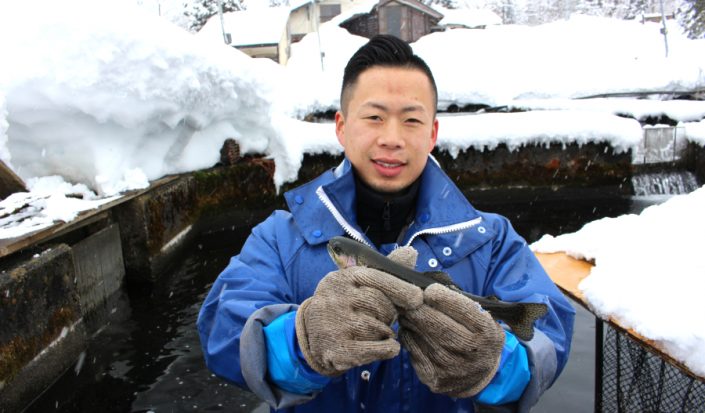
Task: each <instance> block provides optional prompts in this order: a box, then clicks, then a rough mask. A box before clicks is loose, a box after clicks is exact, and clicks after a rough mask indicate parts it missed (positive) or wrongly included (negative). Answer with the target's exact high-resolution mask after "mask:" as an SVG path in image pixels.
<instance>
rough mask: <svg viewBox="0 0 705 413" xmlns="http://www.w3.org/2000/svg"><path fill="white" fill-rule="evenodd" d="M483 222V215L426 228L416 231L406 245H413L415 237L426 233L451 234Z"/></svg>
mask: <svg viewBox="0 0 705 413" xmlns="http://www.w3.org/2000/svg"><path fill="white" fill-rule="evenodd" d="M480 222H482V217H477V218H475V219H471V220H470V221H465V222H459V223H457V224H453V225H446V226H445V227H436V228H426V229H422V230H421V231H419V232H416V233H414V235H412V236H411V237H410V238H409V241H408V242H407V243H406V245H405V246H406V247H408V246H411V243H412V242H414V239H415V238H416V237H418V236H419V235H424V234H431V235H440V234H450V233H451V232H456V231H463V230H466V229H469V228H472V227H474V226H475V225H477V224H479V223H480Z"/></svg>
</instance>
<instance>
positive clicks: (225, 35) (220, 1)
mask: <svg viewBox="0 0 705 413" xmlns="http://www.w3.org/2000/svg"><path fill="white" fill-rule="evenodd" d="M218 16H220V31H221V32H222V33H223V42H225V44H228V45H229V44H230V42H231V39H230V33H225V22H224V21H223V0H218Z"/></svg>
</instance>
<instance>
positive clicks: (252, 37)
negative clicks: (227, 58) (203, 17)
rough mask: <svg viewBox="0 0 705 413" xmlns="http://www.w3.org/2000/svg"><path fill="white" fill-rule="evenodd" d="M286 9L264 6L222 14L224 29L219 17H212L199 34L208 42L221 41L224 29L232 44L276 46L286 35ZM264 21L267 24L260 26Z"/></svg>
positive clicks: (287, 15) (287, 13) (287, 10)
mask: <svg viewBox="0 0 705 413" xmlns="http://www.w3.org/2000/svg"><path fill="white" fill-rule="evenodd" d="M288 18H289V9H287V8H284V7H263V8H254V9H248V10H243V11H235V12H229V13H223V26H222V27H221V24H220V16H218V15H215V16H213V17H211V18H210V19H208V22H207V23H206V24H205V25H204V26H203V28H202V29H201V30H200V31H199V32H198V34H197V35H198V36H205V37H206V39H207V41H209V42H214V43H215V42H218V41H220V42H223V28H224V29H225V32H226V33H230V36H231V39H232V43H231V45H237V46H240V45H242V46H251V45H262V44H278V43H279V40H280V39H281V38H282V36H283V35H284V33H285V32H286V22H287V19H288ZM262 22H267V24H262Z"/></svg>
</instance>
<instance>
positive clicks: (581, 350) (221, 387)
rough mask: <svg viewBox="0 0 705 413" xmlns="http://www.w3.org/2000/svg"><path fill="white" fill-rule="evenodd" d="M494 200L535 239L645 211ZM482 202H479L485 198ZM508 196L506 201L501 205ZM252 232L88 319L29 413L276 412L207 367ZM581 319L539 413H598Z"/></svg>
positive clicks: (487, 202) (624, 204)
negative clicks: (213, 292)
mask: <svg viewBox="0 0 705 413" xmlns="http://www.w3.org/2000/svg"><path fill="white" fill-rule="evenodd" d="M499 195H500V196H497V197H494V198H495V199H496V200H492V199H490V198H492V197H488V198H487V199H484V200H482V199H480V200H478V201H476V202H475V205H476V206H477V207H478V208H479V209H483V210H488V211H494V212H498V213H501V214H503V215H505V216H507V217H508V218H509V219H510V220H511V221H512V222H513V224H514V226H515V228H516V229H517V231H518V232H519V233H520V234H522V235H523V236H524V237H525V238H527V240H528V241H529V242H531V241H534V240H536V239H537V238H538V237H539V236H540V235H541V234H544V233H550V234H553V235H557V234H560V233H565V232H572V231H576V230H578V229H580V227H581V226H582V225H583V224H584V223H586V222H589V221H592V220H594V219H597V218H601V217H605V216H617V215H621V214H624V213H628V212H639V210H640V209H642V208H643V207H644V206H646V204H645V203H644V202H643V201H642V202H633V201H632V200H631V199H630V198H628V197H627V198H618V197H617V198H615V197H612V198H607V199H605V198H600V197H597V196H595V197H587V199H582V200H571V201H568V202H567V201H565V200H561V199H546V198H548V197H544V196H533V197H529V198H527V197H521V198H515V199H512V197H511V196H508V195H507V194H505V196H501V194H499ZM480 198H481V197H480ZM500 200H501V201H500ZM248 233H249V228H234V227H228V228H223V229H221V230H217V231H214V232H209V233H207V234H203V235H201V236H200V238H199V239H198V240H197V241H196V243H195V246H194V248H193V250H192V253H191V254H189V255H188V256H186V257H185V258H184V260H183V262H182V263H181V264H180V266H179V267H178V269H176V270H175V271H174V274H173V275H172V276H171V277H170V280H169V281H167V282H166V283H165V284H160V285H158V286H157V288H155V289H154V291H151V292H144V291H142V292H134V291H131V292H130V293H129V294H128V293H125V292H121V293H119V294H117V295H116V296H114V297H113V298H112V299H111V300H110V301H109V302H107V303H106V305H105V308H104V309H103V311H100V312H98V313H97V314H96V315H95V316H94V317H93V318H92V319H90V320H87V322H89V323H93V324H94V325H103V324H105V323H106V322H107V325H105V326H104V327H102V328H101V329H100V330H99V331H98V332H97V333H96V334H95V335H94V336H93V337H92V339H91V342H90V345H89V347H88V348H87V349H86V350H85V351H84V352H83V353H82V354H81V356H80V357H79V358H78V360H77V361H76V364H75V366H74V368H71V369H69V370H68V371H66V372H65V374H64V375H63V376H62V377H61V378H60V379H59V380H58V381H57V382H56V383H55V384H54V385H53V386H52V387H51V388H50V389H48V390H47V391H46V392H44V394H42V395H41V396H40V397H38V398H37V400H35V402H34V403H33V405H32V406H30V407H29V408H28V409H27V410H26V411H27V412H51V411H56V412H157V413H159V412H189V411H193V412H200V411H223V412H226V411H227V412H254V413H261V412H265V411H268V408H267V406H266V405H264V404H263V403H261V402H260V401H259V400H258V399H257V398H256V397H255V396H253V395H252V394H250V393H248V392H245V391H243V390H240V389H239V388H237V387H235V386H233V385H230V384H227V383H225V382H224V381H222V380H220V379H219V378H217V377H215V376H214V375H213V374H211V373H210V372H209V371H208V370H207V369H206V368H205V366H204V364H203V359H202V354H201V350H200V345H199V341H198V335H197V332H196V329H195V322H196V317H197V314H198V309H199V307H200V304H201V302H202V301H203V299H204V297H205V295H206V293H207V291H208V289H209V286H210V285H211V283H212V281H213V279H214V278H215V276H216V275H217V274H218V273H219V272H220V270H221V269H223V268H224V267H225V266H226V264H227V261H228V259H229V258H230V256H232V255H234V254H236V253H237V252H238V250H239V248H240V246H241V245H242V243H243V242H244V239H245V237H246V236H247V234H248ZM576 309H577V310H578V316H577V321H576V328H575V334H574V338H573V349H572V353H571V358H570V360H569V363H568V365H567V367H566V369H565V371H564V373H563V374H562V376H561V377H560V378H559V380H558V381H557V382H556V383H555V384H554V386H553V388H552V389H550V390H549V391H548V392H547V393H546V394H545V395H544V397H543V398H542V399H541V401H540V403H539V404H538V405H537V406H536V408H535V409H534V410H533V411H534V412H565V411H570V412H571V413H580V412H592V411H593V389H594V374H593V372H594V330H595V324H594V317H593V316H592V315H591V314H590V313H588V312H587V311H585V310H584V309H582V308H580V307H579V306H576Z"/></svg>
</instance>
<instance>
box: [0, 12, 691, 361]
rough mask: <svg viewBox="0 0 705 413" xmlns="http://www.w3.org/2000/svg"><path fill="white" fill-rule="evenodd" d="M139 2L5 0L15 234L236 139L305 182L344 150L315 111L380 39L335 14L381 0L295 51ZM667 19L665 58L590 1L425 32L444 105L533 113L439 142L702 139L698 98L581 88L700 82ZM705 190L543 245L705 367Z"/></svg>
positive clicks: (594, 291)
mask: <svg viewBox="0 0 705 413" xmlns="http://www.w3.org/2000/svg"><path fill="white" fill-rule="evenodd" d="M58 3H60V4H58ZM129 3H130V2H125V1H124V0H99V1H88V0H69V1H65V2H54V1H50V0H38V1H34V2H9V1H8V2H1V3H0V39H3V41H2V42H0V56H2V60H3V62H4V63H5V64H2V65H0V159H1V160H2V161H3V162H5V163H6V164H7V165H8V166H10V167H11V168H12V169H13V170H14V171H15V172H16V173H17V174H18V175H19V176H20V177H21V178H22V179H24V180H25V182H26V183H27V187H28V189H29V192H27V193H16V194H13V195H11V196H10V197H8V198H6V199H5V200H3V201H2V202H0V217H2V218H0V219H1V221H0V239H7V238H13V237H18V236H22V235H23V234H26V233H28V232H31V231H36V230H38V229H41V228H46V227H47V226H50V225H52V224H53V223H56V222H60V221H65V222H68V221H70V220H72V219H74V218H75V216H76V214H78V213H79V212H81V211H85V210H89V209H93V208H96V207H98V206H99V205H101V204H105V203H107V202H110V201H111V200H113V199H116V198H115V197H119V196H120V195H119V194H120V193H122V192H123V191H126V190H130V189H138V188H144V187H146V186H148V184H149V182H150V181H154V180H155V179H158V178H160V177H162V176H164V175H167V174H175V173H181V172H186V171H192V170H197V169H202V168H208V167H210V166H212V165H213V164H215V163H216V162H217V161H218V158H219V149H220V147H221V145H222V142H223V141H224V140H225V139H226V138H234V139H236V140H237V142H238V143H239V144H240V147H241V152H243V153H258V154H264V155H266V156H268V157H270V158H272V159H274V161H275V164H276V170H275V175H274V183H275V185H277V186H280V185H282V184H283V183H285V182H290V181H293V180H295V179H296V178H297V176H298V171H299V168H300V167H301V162H302V159H303V156H304V154H307V153H308V154H316V153H333V154H339V153H341V151H342V149H341V148H340V146H339V144H338V143H337V140H336V138H335V134H334V126H333V124H332V123H310V122H304V121H302V120H301V119H303V118H304V116H305V115H307V114H310V113H313V112H316V111H326V110H331V109H333V110H334V109H336V108H337V106H338V99H339V91H340V83H341V80H342V72H343V68H344V66H345V63H346V62H347V60H348V59H349V57H350V56H351V55H352V54H353V53H354V52H355V51H356V50H357V49H358V48H359V47H360V46H361V45H363V44H364V43H365V42H366V41H367V40H366V39H364V38H361V37H358V36H353V35H350V34H349V33H348V32H347V31H345V30H343V29H341V28H340V27H337V26H336V24H338V23H340V22H341V21H343V20H344V19H346V18H349V17H350V16H352V15H355V14H356V13H359V12H367V11H369V10H370V9H371V8H372V6H374V4H375V3H376V1H375V0H369V1H365V2H360V5H359V6H356V8H355V9H352V10H349V11H347V12H345V13H344V14H343V15H340V16H337V17H335V18H334V19H332V20H331V21H330V22H327V23H325V24H323V25H321V27H320V30H319V32H318V33H311V34H309V35H307V36H306V37H305V38H304V39H303V40H302V41H301V42H299V43H297V44H294V45H292V48H291V50H292V56H291V58H290V59H289V61H288V64H287V66H286V67H282V66H279V65H277V64H275V63H274V62H272V61H269V60H266V59H251V58H249V57H247V56H246V55H244V54H243V53H241V52H239V51H237V50H235V49H233V48H232V47H228V46H226V45H224V44H223V39H222V36H221V34H220V33H219V30H217V29H219V27H216V29H214V32H215V33H216V34H217V35H212V36H209V35H208V31H206V32H204V33H202V34H197V35H193V34H190V33H188V32H186V31H184V30H182V29H180V28H178V27H176V26H174V25H173V24H171V23H169V22H168V21H167V20H166V19H165V18H160V17H158V15H157V14H158V13H159V14H161V15H163V16H167V17H168V16H170V18H171V19H172V21H173V20H174V19H173V17H174V14H173V10H163V9H162V8H161V7H159V6H161V5H163V4H166V2H155V0H141V1H140V3H144V5H145V7H143V8H138V7H136V6H135V5H134V4H129ZM169 3H171V4H173V5H174V7H181V4H180V2H179V1H178V0H171V1H170V2H169ZM147 9H149V10H150V11H149V12H147V11H146V10H147ZM155 9H156V10H158V13H157V12H155ZM451 14H452V13H451ZM449 18H450V15H449ZM218 23H219V22H218ZM249 23H250V24H249V25H248V27H252V26H253V25H255V26H256V24H259V25H261V26H262V29H265V28H271V27H268V25H267V23H266V22H255V21H254V20H253V21H251V22H249ZM669 24H671V25H672V26H669V28H668V30H669V31H668V33H669V37H668V48H669V53H668V56H667V57H666V53H665V47H664V39H663V37H662V35H661V34H660V25H659V24H658V23H646V24H640V23H638V22H635V21H620V20H612V19H606V18H598V17H587V16H577V15H576V16H573V17H571V18H570V19H568V20H561V21H557V22H554V23H549V24H544V25H540V26H533V27H528V26H514V25H505V26H502V25H491V26H488V27H487V29H485V30H468V29H454V30H449V31H446V32H439V33H433V34H431V35H428V36H424V37H423V38H421V39H420V40H419V41H417V42H415V43H414V44H412V47H413V48H414V50H415V51H416V52H417V53H418V54H419V55H421V56H422V57H423V58H424V59H425V60H426V61H427V62H428V63H429V66H430V67H431V69H432V70H433V72H434V74H435V76H436V80H437V83H438V87H439V105H440V107H441V109H444V108H447V107H448V106H450V105H452V104H455V105H458V106H461V107H462V106H464V105H466V104H473V105H487V106H490V107H506V108H507V109H529V110H531V112H526V113H477V114H472V115H470V114H466V115H442V116H440V130H439V140H438V145H439V147H440V148H442V149H445V150H447V151H449V152H450V153H451V154H452V155H456V154H458V153H459V152H461V151H463V150H466V149H467V148H476V149H479V150H492V149H493V148H495V147H497V145H499V144H502V143H503V144H506V145H508V146H509V147H510V148H512V149H513V148H517V147H520V146H521V145H524V144H527V143H536V144H549V143H552V142H563V143H569V142H577V143H579V144H584V143H587V142H591V141H596V140H599V141H607V142H609V143H610V144H611V145H612V146H613V147H614V150H615V151H625V150H628V149H630V148H634V147H635V146H636V145H637V144H638V142H639V141H640V140H641V137H642V130H641V126H640V124H639V122H638V120H643V119H645V118H647V117H659V116H661V115H666V116H668V117H670V118H672V119H674V120H676V121H678V122H681V124H680V126H682V129H683V130H684V134H685V136H686V138H687V139H689V140H690V141H693V142H697V143H699V144H700V145H705V120H703V118H705V102H703V101H682V100H679V101H661V100H655V99H635V98H625V97H622V98H604V97H597V98H590V99H576V98H586V97H594V96H604V95H613V94H617V95H619V94H625V93H634V92H659V93H660V94H662V95H668V94H669V92H679V91H693V90H697V89H699V90H703V89H705V58H703V56H705V39H700V40H689V39H687V38H686V36H684V35H682V34H681V33H680V30H679V28H678V27H677V26H673V24H675V23H669ZM216 26H218V25H216ZM208 30H210V29H208ZM211 34H212V33H211ZM10 39H11V40H10ZM7 62H10V64H7ZM625 116H631V117H632V118H633V119H628V118H625ZM704 198H705V189H702V188H701V189H700V190H698V191H696V192H694V193H692V194H690V195H687V196H679V197H675V198H673V199H671V200H669V201H668V202H666V203H665V204H663V205H662V206H659V207H652V208H649V209H647V210H646V211H644V213H642V214H641V215H640V216H624V217H620V218H616V219H611V220H602V221H598V222H596V223H594V224H590V225H588V226H586V227H585V229H583V230H582V231H580V232H578V233H575V234H569V235H563V236H559V237H556V238H551V237H547V238H544V239H542V240H541V241H540V242H539V243H537V244H535V245H534V248H546V249H557V250H561V249H563V250H567V251H569V252H570V253H572V254H574V255H576V256H581V257H587V258H592V259H595V260H596V263H597V266H596V267H595V270H594V271H593V274H592V275H591V276H590V277H589V278H588V279H587V280H586V281H585V283H583V284H582V285H581V288H583V290H584V292H585V294H586V296H587V297H588V299H589V300H590V302H591V304H592V305H593V306H594V307H595V308H596V309H597V311H599V312H601V313H602V314H610V315H613V316H614V317H617V318H619V319H620V320H621V321H622V322H623V323H625V324H626V325H628V326H631V327H633V328H635V330H637V331H638V332H639V333H640V334H642V335H644V336H646V337H649V338H652V339H654V340H658V341H659V342H662V343H664V345H665V346H666V347H667V348H668V349H669V351H671V352H672V353H673V354H674V355H675V357H676V358H679V359H681V360H683V361H684V362H685V363H686V365H688V366H689V367H690V368H691V369H693V371H696V372H699V373H700V374H702V373H703V372H704V371H705V355H703V352H702V350H700V349H702V348H705V347H704V346H703V344H705V343H703V340H705V332H703V324H702V323H696V322H694V321H693V317H695V316H694V314H700V313H701V311H699V310H698V309H697V308H695V307H694V305H695V304H694V303H697V302H698V299H699V297H698V294H699V293H701V292H702V291H703V288H702V287H703V285H702V283H703V277H702V274H703V272H704V269H703V264H702V263H700V262H697V261H695V260H696V258H695V257H700V255H702V254H699V253H701V252H702V251H699V250H698V246H699V245H701V244H702V243H700V242H698V241H696V240H694V237H693V235H691V234H702V233H703V229H704V228H703V225H704V224H703V219H702V212H701V211H703V202H704ZM686 231H688V232H686ZM630 234H631V235H632V237H631V238H627V237H628V236H629V235H630ZM700 249H702V248H700ZM698 276H699V277H698ZM637 277H638V278H637ZM664 277H668V282H664V281H663V280H664ZM634 292H636V293H634ZM656 294H658V295H656ZM654 303H655V304H654ZM676 308H677V309H678V313H676V312H675V311H676V310H675V309H676ZM698 350H699V351H700V353H698Z"/></svg>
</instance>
